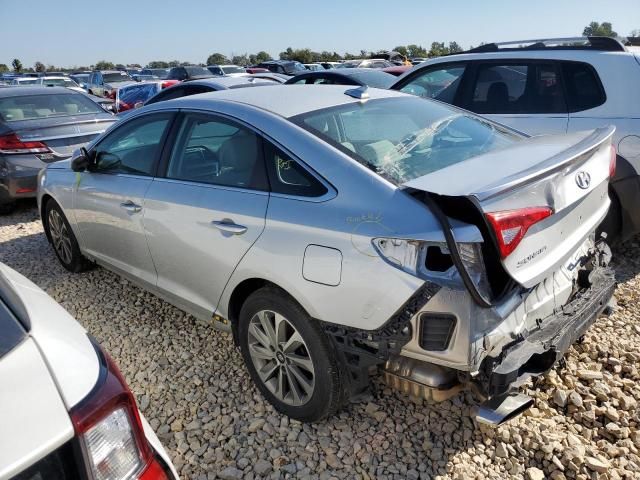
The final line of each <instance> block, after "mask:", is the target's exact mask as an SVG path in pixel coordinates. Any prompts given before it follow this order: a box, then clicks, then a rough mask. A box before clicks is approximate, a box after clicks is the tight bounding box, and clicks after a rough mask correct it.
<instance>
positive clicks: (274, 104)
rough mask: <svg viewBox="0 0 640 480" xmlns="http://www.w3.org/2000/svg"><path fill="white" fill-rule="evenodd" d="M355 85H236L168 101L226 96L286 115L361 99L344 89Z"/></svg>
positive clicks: (373, 93)
mask: <svg viewBox="0 0 640 480" xmlns="http://www.w3.org/2000/svg"><path fill="white" fill-rule="evenodd" d="M355 88H357V87H354V86H353V85H273V86H271V87H269V88H238V89H233V90H221V91H218V92H210V93H202V94H199V95H192V96H189V97H184V98H180V99H176V100H169V102H177V103H180V106H185V107H188V106H189V104H191V103H201V102H202V101H203V100H208V99H210V100H225V101H230V102H236V103H243V104H247V105H251V106H254V107H257V108H260V109H262V110H267V111H269V112H272V113H275V114H277V115H280V116H283V117H286V118H288V117H294V116H296V115H299V114H301V113H306V112H311V111H314V110H320V109H323V108H329V107H334V106H338V105H346V104H349V103H356V102H360V101H361V100H360V99H357V98H354V97H352V96H349V95H347V94H346V93H345V92H346V91H347V90H353V89H355ZM367 92H368V94H369V99H370V100H374V99H379V98H393V97H407V96H410V95H407V94H404V93H400V92H396V91H392V90H382V89H378V88H369V89H367ZM174 105H175V103H174Z"/></svg>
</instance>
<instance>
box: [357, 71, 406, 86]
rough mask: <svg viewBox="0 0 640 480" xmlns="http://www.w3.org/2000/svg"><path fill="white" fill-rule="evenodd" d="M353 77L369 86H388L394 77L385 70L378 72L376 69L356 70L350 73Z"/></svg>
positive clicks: (393, 80) (394, 79)
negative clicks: (368, 70)
mask: <svg viewBox="0 0 640 480" xmlns="http://www.w3.org/2000/svg"><path fill="white" fill-rule="evenodd" d="M351 76H352V77H353V78H357V79H358V80H360V81H361V82H362V83H364V84H365V85H369V86H370V87H375V88H389V87H390V86H391V85H392V84H393V83H394V82H395V81H396V78H395V77H394V76H393V75H391V74H389V73H385V72H380V71H378V70H371V71H370V72H358V73H355V74H353V75H351Z"/></svg>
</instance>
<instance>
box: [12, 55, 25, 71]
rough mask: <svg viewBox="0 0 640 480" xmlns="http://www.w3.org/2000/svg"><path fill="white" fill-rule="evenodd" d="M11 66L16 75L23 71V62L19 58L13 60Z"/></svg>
mask: <svg viewBox="0 0 640 480" xmlns="http://www.w3.org/2000/svg"><path fill="white" fill-rule="evenodd" d="M11 66H12V67H13V71H14V72H16V73H20V72H21V71H22V62H21V61H20V60H19V59H17V58H14V59H13V61H12V62H11Z"/></svg>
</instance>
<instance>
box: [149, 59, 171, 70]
mask: <svg viewBox="0 0 640 480" xmlns="http://www.w3.org/2000/svg"><path fill="white" fill-rule="evenodd" d="M147 68H169V62H163V61H162V60H154V61H152V62H149V63H148V64H147Z"/></svg>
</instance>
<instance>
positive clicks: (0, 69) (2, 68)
mask: <svg viewBox="0 0 640 480" xmlns="http://www.w3.org/2000/svg"><path fill="white" fill-rule="evenodd" d="M8 71H9V67H8V66H7V64H6V63H0V73H7V72H8Z"/></svg>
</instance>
